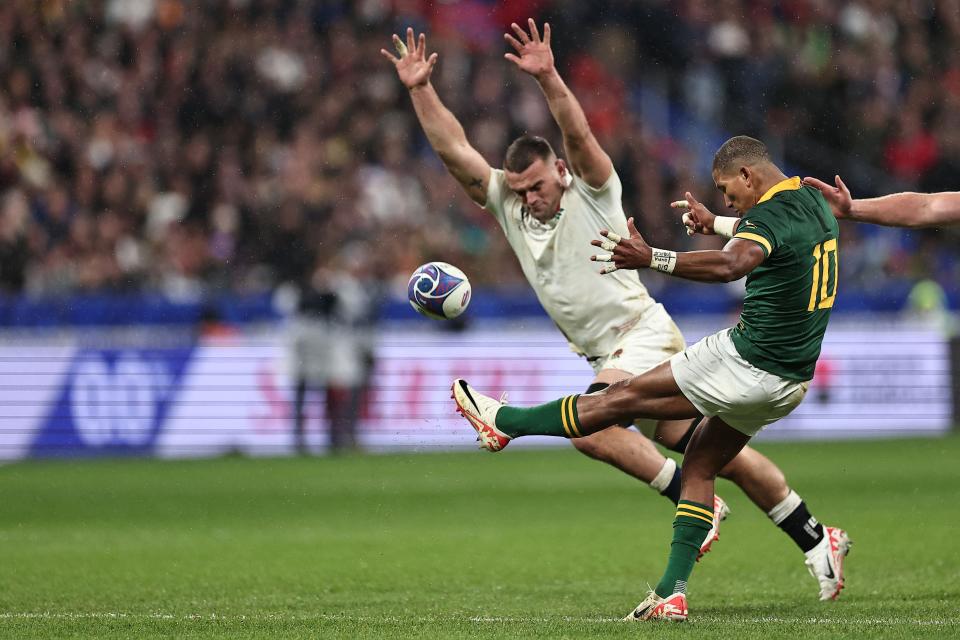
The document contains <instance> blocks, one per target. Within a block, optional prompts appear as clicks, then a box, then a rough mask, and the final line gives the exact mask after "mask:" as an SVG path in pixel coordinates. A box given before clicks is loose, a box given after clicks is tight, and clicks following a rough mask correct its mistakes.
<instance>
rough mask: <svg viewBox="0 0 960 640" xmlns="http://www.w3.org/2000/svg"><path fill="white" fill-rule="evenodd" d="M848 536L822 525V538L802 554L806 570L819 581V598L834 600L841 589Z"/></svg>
mask: <svg viewBox="0 0 960 640" xmlns="http://www.w3.org/2000/svg"><path fill="white" fill-rule="evenodd" d="M851 544H853V543H852V542H851V541H850V537H849V536H848V535H847V532H846V531H844V530H843V529H840V528H837V527H828V526H824V527H823V539H822V540H821V541H820V542H818V543H817V546H815V547H814V548H813V549H811V550H810V551H807V552H806V553H805V554H804V555H806V556H807V560H806V562H805V563H804V564H806V565H807V570H808V571H810V575H812V576H813V577H814V578H816V579H817V582H819V583H820V599H821V600H836V599H837V596H839V595H840V591H841V589H843V561H844V558H846V556H847V554H848V553H850V545H851Z"/></svg>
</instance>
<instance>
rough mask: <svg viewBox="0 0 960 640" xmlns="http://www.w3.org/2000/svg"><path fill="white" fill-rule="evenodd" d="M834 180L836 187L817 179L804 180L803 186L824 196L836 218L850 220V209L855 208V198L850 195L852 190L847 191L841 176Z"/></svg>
mask: <svg viewBox="0 0 960 640" xmlns="http://www.w3.org/2000/svg"><path fill="white" fill-rule="evenodd" d="M833 179H834V180H835V181H836V183H837V186H835V187H834V186H831V185H829V184H827V183H826V182H823V181H821V180H817V179H816V178H804V179H803V184H805V185H807V186H808V187H814V188H815V189H818V190H819V191H820V193H822V194H823V197H824V199H825V200H826V201H827V204H829V205H830V210H831V211H833V215H834V217H836V218H848V217H850V208H851V207H852V206H853V197H852V196H851V195H850V189H847V185H845V184H843V180H841V179H840V176H834V178H833Z"/></svg>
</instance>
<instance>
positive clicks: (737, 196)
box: [713, 167, 758, 216]
mask: <svg viewBox="0 0 960 640" xmlns="http://www.w3.org/2000/svg"><path fill="white" fill-rule="evenodd" d="M751 178H752V174H751V173H750V171H749V170H748V169H746V168H745V167H744V168H741V169H740V170H739V171H737V172H735V173H721V172H719V171H714V172H713V182H714V184H715V185H717V189H719V190H720V193H722V194H723V204H725V205H726V206H727V207H728V208H730V209H733V210H734V211H736V212H737V213H738V214H739V215H741V216H742V215H743V214H745V213H746V212H747V211H749V210H750V209H752V208H753V207H754V205H756V204H757V200H758V198H757V195H756V193H755V192H754V189H753V186H752V180H751Z"/></svg>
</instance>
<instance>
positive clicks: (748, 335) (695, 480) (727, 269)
mask: <svg viewBox="0 0 960 640" xmlns="http://www.w3.org/2000/svg"><path fill="white" fill-rule="evenodd" d="M713 178H714V181H715V183H716V186H717V188H718V189H719V190H720V191H721V192H722V193H723V194H724V201H725V203H726V204H727V205H728V206H729V207H731V208H733V209H734V210H736V211H737V213H738V214H739V216H740V219H739V220H738V221H736V224H735V226H734V228H733V229H731V230H730V235H732V238H731V240H730V241H729V242H728V243H727V245H726V246H725V247H724V248H723V249H722V250H716V251H691V252H686V253H674V252H673V251H666V250H662V249H655V248H652V247H650V246H649V245H647V243H646V242H645V241H644V240H643V238H642V237H641V236H640V234H639V233H638V232H637V231H636V228H635V227H634V225H633V221H632V219H631V220H629V221H628V229H629V232H630V237H628V238H623V237H620V236H619V235H617V234H614V233H612V232H608V231H606V230H603V231H601V232H600V235H601V236H603V239H602V240H594V241H593V244H594V245H595V246H599V247H601V249H603V250H604V251H608V252H610V253H607V254H601V255H598V256H594V259H595V260H598V261H602V262H608V263H610V264H609V265H608V266H607V268H606V269H605V271H606V272H607V273H609V272H612V271H616V270H618V269H642V268H652V269H657V270H658V271H662V272H665V273H669V274H672V275H674V276H677V277H681V278H687V279H690V280H699V281H703V282H730V281H733V280H738V279H739V278H742V277H744V276H747V293H746V297H745V299H744V303H743V312H742V314H741V316H740V322H739V323H738V324H737V326H736V327H733V328H731V329H724V330H723V331H720V332H719V333H716V334H714V335H712V336H708V337H706V338H704V339H703V340H701V341H700V342H698V343H696V344H695V345H693V346H691V347H689V348H687V349H686V350H684V351H682V352H680V353H678V354H676V355H674V356H673V357H671V358H670V359H669V360H667V361H665V362H664V363H662V364H660V365H658V366H656V367H654V368H653V369H651V370H649V371H647V372H645V373H643V374H641V375H638V376H634V377H632V378H629V379H627V380H623V381H620V382H617V383H614V384H612V385H610V386H609V387H607V388H606V389H604V390H602V391H599V392H596V393H590V394H583V395H579V394H577V395H570V396H566V397H564V398H560V399H558V400H555V401H553V402H549V403H547V404H543V405H539V406H536V407H530V408H515V407H508V406H505V405H503V404H502V403H500V402H498V401H497V400H495V399H494V398H491V397H489V396H485V395H483V394H480V393H478V392H477V391H476V390H475V389H473V388H471V387H470V386H469V385H468V384H467V382H466V381H464V380H459V379H458V380H455V381H454V383H453V395H454V400H455V401H456V403H457V407H458V409H459V410H460V411H461V413H462V414H463V415H464V417H465V418H467V420H468V421H469V422H470V424H471V426H473V428H474V429H476V430H477V432H478V433H479V434H480V435H481V439H482V440H483V441H484V442H494V443H495V445H496V446H494V447H491V450H499V449H502V448H503V447H504V446H506V444H508V443H509V442H510V440H511V439H513V438H517V437H522V436H526V435H552V436H560V437H567V438H577V437H583V436H586V435H588V434H591V433H595V432H597V431H600V430H602V429H604V428H606V427H609V426H610V425H614V424H624V423H629V422H630V421H631V420H633V419H634V418H655V419H682V418H693V417H696V416H698V415H702V416H704V418H703V420H702V421H701V422H700V424H699V426H698V427H697V429H696V431H695V432H694V434H693V437H692V438H691V440H690V443H689V444H688V445H687V449H686V453H685V456H684V462H683V474H682V486H681V492H680V497H681V499H680V502H679V504H678V506H677V513H676V517H675V519H674V523H673V542H672V544H671V548H670V556H669V560H668V563H667V568H666V571H665V572H664V575H663V577H662V578H661V579H660V581H659V583H658V584H657V586H656V588H655V589H654V590H653V591H651V592H650V593H649V594H648V596H647V598H646V599H645V600H644V601H643V602H642V603H641V604H640V605H639V606H637V607H636V608H635V609H634V611H632V612H631V613H630V615H629V616H627V619H628V620H649V619H663V620H677V621H680V620H685V619H686V617H687V601H686V595H685V593H686V585H687V580H688V579H689V577H690V573H691V572H692V570H693V566H694V563H695V560H696V557H697V553H698V550H699V546H700V543H701V541H702V540H703V539H704V536H706V535H707V532H708V531H709V530H710V527H711V525H712V517H713V510H712V505H713V498H714V481H715V479H716V477H717V475H718V474H719V473H720V471H721V470H722V469H723V468H724V467H725V466H726V465H727V464H728V463H729V462H730V461H731V460H733V459H734V457H736V455H737V454H738V453H739V452H740V450H741V449H743V447H744V446H746V444H747V443H748V442H749V441H750V438H751V437H753V436H754V435H756V434H757V433H758V432H759V431H760V429H762V428H763V427H764V426H766V425H768V424H770V423H772V422H776V421H777V420H778V419H780V418H782V417H784V416H786V415H787V414H789V413H790V412H791V411H792V410H793V409H794V408H796V407H797V405H799V404H800V402H801V400H803V397H804V395H805V394H806V392H807V389H808V387H809V384H810V379H811V378H813V372H814V366H815V364H816V361H817V357H818V356H819V355H820V345H821V342H822V340H823V335H824V332H825V330H826V328H827V321H828V320H829V318H830V309H831V307H832V306H833V302H834V300H835V297H836V293H837V239H838V225H837V221H836V218H835V217H834V216H833V214H832V213H831V211H830V207H829V205H828V204H827V202H826V201H825V200H824V198H823V196H822V195H821V194H820V192H819V191H818V190H816V189H814V188H812V187H805V186H803V185H802V184H801V181H800V178H788V177H787V176H785V175H784V174H783V172H782V171H780V169H779V168H777V166H776V165H775V164H774V163H773V162H772V161H771V159H770V156H769V154H768V152H767V149H766V146H765V145H764V144H763V143H762V142H760V141H759V140H754V139H753V138H748V137H746V136H738V137H735V138H732V139H730V140H728V141H727V142H725V143H724V144H723V146H722V147H720V149H719V150H718V151H717V153H716V155H715V156H714V160H713ZM687 198H688V202H687V204H690V205H692V206H691V207H689V208H691V212H689V213H690V215H689V216H687V218H688V224H692V225H693V226H694V227H697V226H699V227H700V229H701V230H704V231H706V230H707V227H708V225H710V226H709V230H710V231H713V230H714V229H713V226H712V223H713V220H712V219H713V218H715V216H713V214H712V213H710V212H709V211H707V210H706V208H705V207H703V206H702V205H700V204H699V203H697V202H696V201H695V200H694V199H693V197H692V195H690V194H689V193H688V194H687ZM809 526H810V527H811V528H818V529H819V533H820V534H821V535H822V540H821V543H820V544H819V545H818V548H817V549H816V550H811V551H810V552H809V553H808V566H810V565H811V564H812V563H817V562H819V563H825V566H822V567H818V568H816V569H815V568H814V567H813V566H810V568H811V572H815V571H816V572H819V573H820V575H818V579H819V580H820V581H821V584H823V583H824V581H825V580H826V578H825V576H826V575H829V576H830V578H831V579H832V582H833V583H834V584H835V585H836V588H835V589H834V590H833V592H832V593H830V594H828V596H829V597H836V595H837V594H838V593H839V591H840V588H841V587H842V585H843V559H844V556H845V555H846V554H847V551H848V550H849V544H850V541H849V539H848V537H847V534H846V533H845V532H844V531H842V530H841V529H838V528H834V527H823V526H822V525H820V524H819V523H817V522H816V521H815V520H811V521H810V523H809ZM815 575H817V573H815Z"/></svg>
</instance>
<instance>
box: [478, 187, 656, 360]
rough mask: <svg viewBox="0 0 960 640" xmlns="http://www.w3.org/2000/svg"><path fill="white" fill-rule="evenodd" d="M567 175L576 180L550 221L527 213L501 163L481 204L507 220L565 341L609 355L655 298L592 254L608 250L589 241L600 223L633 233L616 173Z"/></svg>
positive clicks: (629, 273) (627, 273)
mask: <svg viewBox="0 0 960 640" xmlns="http://www.w3.org/2000/svg"><path fill="white" fill-rule="evenodd" d="M568 176H570V177H571V178H572V180H571V182H570V184H569V185H568V186H567V189H566V191H564V193H563V197H562V198H561V200H560V212H559V216H558V217H556V218H554V219H553V220H550V221H547V222H539V221H537V220H536V219H534V218H533V216H531V215H529V214H526V215H525V214H523V213H522V208H523V202H522V201H521V199H520V197H519V196H517V194H516V193H514V192H513V191H512V190H511V189H510V187H508V186H507V182H506V178H505V176H504V173H503V171H502V170H500V169H492V170H491V172H490V185H489V187H488V188H487V204H486V206H485V207H484V208H485V209H487V210H488V211H489V212H491V213H492V214H493V215H494V216H495V217H496V219H497V221H498V222H499V223H500V226H501V227H503V231H504V233H505V234H506V235H507V241H508V242H509V243H510V246H511V247H512V248H513V251H514V253H515V254H516V255H517V258H518V259H519V260H520V266H521V268H522V269H523V273H524V275H525V276H526V277H527V281H528V282H529V283H530V285H531V286H532V287H533V290H534V291H535V292H536V294H537V298H538V299H539V300H540V304H541V305H543V308H544V309H545V310H546V311H547V313H548V314H549V315H550V317H551V318H552V319H553V321H554V322H555V323H556V324H557V326H558V327H559V328H560V330H561V331H562V332H563V333H564V335H566V337H567V340H569V341H570V343H571V344H572V345H573V346H574V347H575V348H576V349H577V350H578V351H580V352H581V353H583V354H585V355H587V356H591V357H596V356H605V355H607V354H609V353H610V352H611V351H613V348H614V344H615V343H616V342H617V339H618V338H619V337H620V335H621V333H622V332H623V331H625V330H627V329H629V328H630V327H631V326H633V325H634V324H636V322H637V320H638V319H639V318H640V316H641V314H643V312H644V311H646V310H647V309H648V308H649V307H650V306H652V305H653V304H654V300H653V298H651V297H650V294H649V293H647V288H646V287H644V286H643V284H642V283H641V282H640V279H639V278H638V277H637V272H636V271H615V272H613V273H611V274H607V275H601V274H600V268H601V267H602V263H597V262H591V261H590V256H592V255H594V254H596V253H603V251H601V250H600V248H599V247H594V246H592V245H591V244H590V241H591V240H593V239H595V238H599V237H600V235H599V233H598V232H599V231H600V229H609V230H611V231H613V232H615V233H618V234H620V235H621V236H623V237H628V236H629V233H628V232H627V221H626V218H625V216H624V213H623V204H622V203H621V202H620V197H621V195H622V193H623V186H622V185H621V183H620V177H619V176H618V175H617V172H616V171H613V172H612V173H611V174H610V178H609V179H608V180H607V182H606V184H604V185H603V186H602V187H600V188H599V189H594V188H593V187H591V186H590V185H588V184H587V183H585V182H584V181H583V180H581V179H580V178H579V177H577V176H575V175H573V174H572V173H568Z"/></svg>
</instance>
